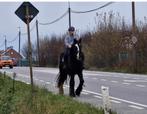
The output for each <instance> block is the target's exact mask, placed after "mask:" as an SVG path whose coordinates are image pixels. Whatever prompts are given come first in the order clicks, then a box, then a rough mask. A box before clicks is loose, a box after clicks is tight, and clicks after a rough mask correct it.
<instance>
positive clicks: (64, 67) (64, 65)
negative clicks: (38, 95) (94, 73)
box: [57, 40, 84, 97]
mask: <svg viewBox="0 0 147 114" xmlns="http://www.w3.org/2000/svg"><path fill="white" fill-rule="evenodd" d="M80 44H81V40H80V41H77V40H74V43H73V45H72V47H71V49H70V54H69V61H68V62H65V57H64V53H61V55H60V59H59V60H60V61H59V75H58V78H57V86H58V88H59V93H60V94H63V93H64V90H63V84H64V82H65V81H66V80H67V76H69V77H70V87H69V95H70V96H71V97H75V95H77V96H80V93H81V91H82V89H83V84H84V79H83V62H84V54H83V52H82V51H81V46H80ZM76 74H77V75H78V77H79V80H80V83H79V86H78V87H77V89H76V91H75V90H74V86H75V81H74V77H75V75H76Z"/></svg>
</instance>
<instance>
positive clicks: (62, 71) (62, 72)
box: [57, 53, 67, 87]
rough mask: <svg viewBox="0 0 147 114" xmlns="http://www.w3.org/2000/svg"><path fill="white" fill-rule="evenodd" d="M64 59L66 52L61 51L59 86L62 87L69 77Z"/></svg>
mask: <svg viewBox="0 0 147 114" xmlns="http://www.w3.org/2000/svg"><path fill="white" fill-rule="evenodd" d="M63 59H64V53H61V55H60V58H59V73H58V75H57V87H60V86H61V85H62V84H63V83H64V82H65V80H66V79H67V70H66V67H65V64H64V61H63Z"/></svg>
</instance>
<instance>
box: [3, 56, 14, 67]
mask: <svg viewBox="0 0 147 114" xmlns="http://www.w3.org/2000/svg"><path fill="white" fill-rule="evenodd" d="M6 66H8V67H9V68H13V61H12V59H11V57H9V56H1V57H0V68H1V69H2V68H3V67H6Z"/></svg>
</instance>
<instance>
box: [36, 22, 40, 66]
mask: <svg viewBox="0 0 147 114" xmlns="http://www.w3.org/2000/svg"><path fill="white" fill-rule="evenodd" d="M36 32H37V52H38V57H37V59H38V66H40V47H39V31H38V20H36Z"/></svg>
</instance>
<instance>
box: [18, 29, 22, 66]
mask: <svg viewBox="0 0 147 114" xmlns="http://www.w3.org/2000/svg"><path fill="white" fill-rule="evenodd" d="M18 29H19V41H18V44H19V47H18V52H19V54H20V40H21V30H20V27H18ZM19 66H20V60H19Z"/></svg>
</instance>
